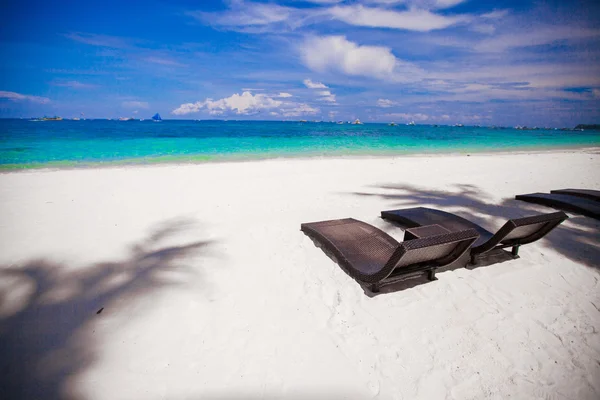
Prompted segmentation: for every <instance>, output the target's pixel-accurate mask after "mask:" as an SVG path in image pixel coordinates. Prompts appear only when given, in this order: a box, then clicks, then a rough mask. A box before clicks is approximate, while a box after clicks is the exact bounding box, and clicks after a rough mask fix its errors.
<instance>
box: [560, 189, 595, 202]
mask: <svg viewBox="0 0 600 400" xmlns="http://www.w3.org/2000/svg"><path fill="white" fill-rule="evenodd" d="M550 193H552V194H568V195H569V196H575V197H583V198H585V199H590V200H594V201H600V190H591V189H560V190H551V191H550Z"/></svg>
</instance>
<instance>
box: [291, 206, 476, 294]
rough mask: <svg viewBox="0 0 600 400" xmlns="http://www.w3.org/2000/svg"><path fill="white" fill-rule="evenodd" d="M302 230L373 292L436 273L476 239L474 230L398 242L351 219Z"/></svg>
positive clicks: (322, 223)
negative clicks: (416, 277) (399, 282)
mask: <svg viewBox="0 0 600 400" xmlns="http://www.w3.org/2000/svg"><path fill="white" fill-rule="evenodd" d="M301 230H302V231H303V232H304V233H305V234H306V235H308V236H309V237H311V238H313V239H314V240H315V241H317V242H318V243H319V244H321V245H322V246H323V247H324V248H325V250H326V251H329V252H330V253H332V254H333V255H334V256H335V258H336V259H337V262H338V263H339V264H340V266H341V267H342V268H343V269H344V270H345V271H346V273H348V275H350V276H351V277H352V278H354V279H356V280H357V281H359V283H362V284H365V285H367V286H368V287H369V289H370V290H371V291H373V292H378V291H379V288H380V287H382V286H384V285H388V284H391V283H394V282H397V281H400V280H403V279H405V278H406V276H407V275H408V274H413V273H418V272H422V273H424V272H427V273H428V277H429V279H430V280H434V279H435V271H436V269H438V268H440V267H444V266H446V265H449V264H451V263H452V262H454V261H455V260H457V259H458V258H459V257H460V256H462V255H463V254H464V253H465V251H466V250H467V249H468V248H469V246H471V244H473V242H474V241H475V239H477V232H476V231H475V230H473V229H467V230H463V231H461V232H447V231H445V230H444V232H445V233H441V234H439V235H435V236H429V237H426V238H423V239H414V240H408V241H405V242H402V243H399V242H398V241H396V239H394V238H393V237H391V236H390V235H388V234H387V233H385V232H383V231H381V230H380V229H377V228H376V227H374V226H372V225H369V224H367V223H365V222H362V221H358V220H355V219H352V218H347V219H338V220H332V221H321V222H312V223H305V224H302V225H301Z"/></svg>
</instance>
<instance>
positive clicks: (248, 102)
mask: <svg viewBox="0 0 600 400" xmlns="http://www.w3.org/2000/svg"><path fill="white" fill-rule="evenodd" d="M282 95H283V96H282ZM286 95H289V93H280V94H279V95H277V96H269V95H266V94H256V95H253V94H252V93H250V92H243V93H242V94H241V95H240V94H237V93H236V94H233V95H232V96H230V97H226V98H223V99H220V100H213V99H206V100H204V101H197V102H195V103H186V104H182V105H180V106H179V107H177V108H176V109H175V110H173V111H172V113H173V114H175V115H186V114H191V113H196V112H199V111H201V110H205V111H207V112H208V113H209V114H210V115H221V114H225V113H230V112H235V113H236V114H244V115H248V114H253V113H256V112H259V111H263V110H265V111H267V110H268V114H269V115H270V116H278V115H282V116H284V117H298V116H301V115H314V114H317V113H318V112H320V110H319V109H318V108H315V107H312V106H310V105H308V104H305V103H295V102H291V101H288V102H284V101H281V100H276V99H275V97H279V98H289V97H292V96H291V95H289V96H286Z"/></svg>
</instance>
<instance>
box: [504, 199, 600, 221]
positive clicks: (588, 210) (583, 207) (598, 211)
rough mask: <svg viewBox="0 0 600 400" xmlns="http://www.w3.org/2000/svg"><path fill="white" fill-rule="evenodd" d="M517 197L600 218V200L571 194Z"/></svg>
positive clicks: (529, 201)
mask: <svg viewBox="0 0 600 400" xmlns="http://www.w3.org/2000/svg"><path fill="white" fill-rule="evenodd" d="M515 199H517V200H523V201H526V202H528V203H535V204H541V205H544V206H548V207H552V208H557V209H559V210H564V211H569V212H573V213H576V214H582V215H585V216H588V217H592V218H595V219H600V202H598V201H595V200H591V199H589V198H585V197H578V196H572V195H570V194H556V193H552V194H548V193H530V194H520V195H517V196H515Z"/></svg>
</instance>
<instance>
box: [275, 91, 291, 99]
mask: <svg viewBox="0 0 600 400" xmlns="http://www.w3.org/2000/svg"><path fill="white" fill-rule="evenodd" d="M275 97H280V98H282V99H286V98H289V97H292V95H291V94H289V93H285V92H281V93H279V94H278V95H277V96H275Z"/></svg>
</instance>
